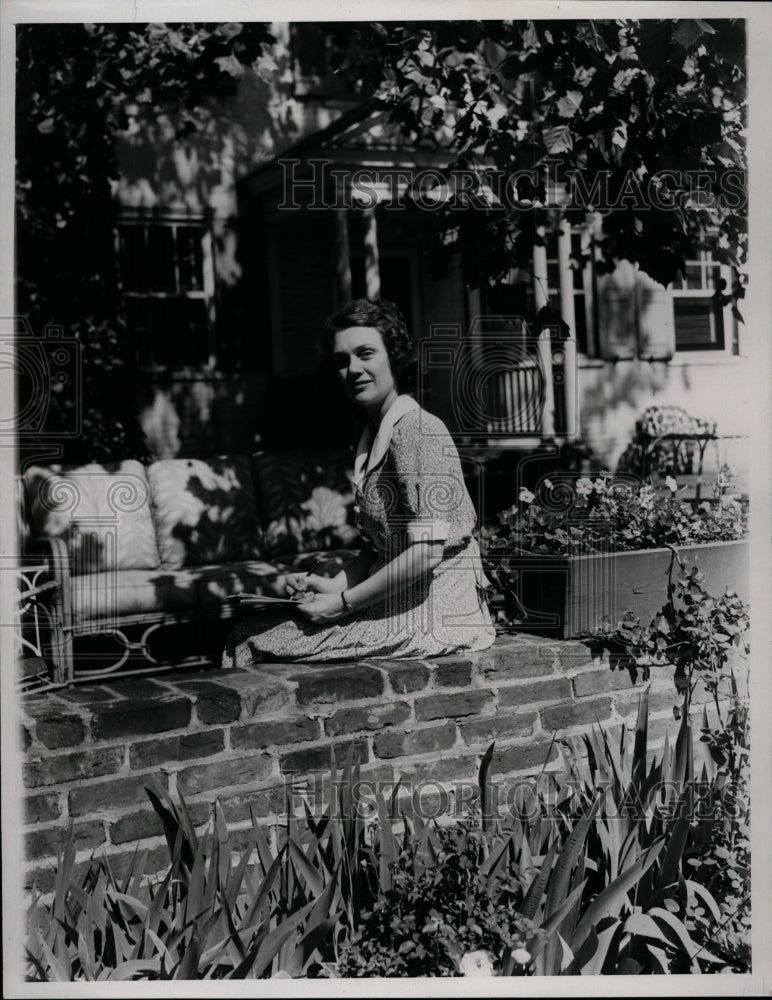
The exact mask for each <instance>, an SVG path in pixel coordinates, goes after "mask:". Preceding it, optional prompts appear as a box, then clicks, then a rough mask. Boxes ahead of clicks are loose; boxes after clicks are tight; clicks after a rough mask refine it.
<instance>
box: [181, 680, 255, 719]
mask: <svg viewBox="0 0 772 1000" xmlns="http://www.w3.org/2000/svg"><path fill="white" fill-rule="evenodd" d="M176 686H177V687H178V688H180V690H182V691H186V692H189V693H190V694H192V695H193V696H194V697H195V705H196V715H198V718H199V720H200V721H201V722H203V723H206V724H208V725H213V724H217V723H225V722H235V721H236V720H237V719H238V718H239V716H240V715H241V698H240V697H239V695H238V692H236V691H234V690H233V689H232V688H227V687H224V686H223V685H222V684H214V683H213V682H212V681H195V682H188V681H185V682H184V683H182V684H180V683H178V684H177V685H176Z"/></svg>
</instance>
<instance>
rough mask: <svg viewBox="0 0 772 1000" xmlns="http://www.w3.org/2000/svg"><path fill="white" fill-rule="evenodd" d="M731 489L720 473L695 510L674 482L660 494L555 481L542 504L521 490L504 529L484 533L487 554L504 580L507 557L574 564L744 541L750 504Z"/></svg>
mask: <svg viewBox="0 0 772 1000" xmlns="http://www.w3.org/2000/svg"><path fill="white" fill-rule="evenodd" d="M729 487H730V477H729V476H728V474H727V470H722V472H721V474H720V475H719V478H718V480H717V482H716V484H715V486H714V487H713V491H712V492H713V496H712V498H711V499H710V500H705V501H703V502H702V503H701V504H699V506H698V507H697V509H696V510H695V509H693V507H692V506H691V505H689V504H687V503H685V502H683V500H681V499H680V498H679V496H678V493H679V488H678V484H677V483H676V481H675V480H674V479H671V478H669V477H668V479H667V480H666V485H665V486H663V487H659V488H657V487H655V486H653V485H651V483H642V482H641V481H640V480H639V479H637V477H625V476H614V475H612V474H611V473H609V472H602V473H600V474H599V475H598V476H596V478H595V479H589V478H587V477H582V478H580V479H578V480H576V481H575V483H574V482H570V483H569V482H566V481H562V480H560V479H559V478H558V477H555V482H554V483H553V482H552V481H551V480H545V481H544V482H543V483H542V486H541V488H540V489H539V495H538V496H535V495H534V494H533V493H531V491H530V490H527V489H525V488H522V489H521V490H520V496H519V498H518V503H516V504H513V505H512V506H511V507H510V508H508V509H507V510H504V511H502V512H501V513H500V514H499V522H500V525H501V527H500V528H499V529H493V530H490V529H489V530H488V531H487V533H486V536H485V539H484V541H485V551H486V553H488V554H489V555H490V556H492V557H493V559H494V560H495V564H494V565H495V566H496V567H497V569H495V570H494V573H496V574H497V575H498V576H499V577H501V576H502V575H506V574H507V573H508V572H509V571H510V569H512V568H514V567H510V566H509V563H508V561H507V558H506V557H507V556H510V555H511V556H517V555H521V554H523V553H540V554H541V553H543V554H545V555H562V556H573V555H586V554H590V553H594V552H623V551H630V550H633V549H651V548H661V547H663V546H668V545H695V544H699V543H701V542H711V541H730V540H732V539H738V538H743V537H745V535H746V534H747V516H748V511H747V501H746V500H744V499H743V498H742V497H741V496H740V494H737V493H730V492H729Z"/></svg>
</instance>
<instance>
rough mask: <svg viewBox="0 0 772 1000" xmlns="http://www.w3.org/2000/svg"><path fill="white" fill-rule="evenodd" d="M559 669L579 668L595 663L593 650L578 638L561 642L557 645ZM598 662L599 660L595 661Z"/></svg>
mask: <svg viewBox="0 0 772 1000" xmlns="http://www.w3.org/2000/svg"><path fill="white" fill-rule="evenodd" d="M555 653H556V655H557V666H558V669H559V670H563V671H569V670H579V669H581V668H582V667H585V666H588V665H590V664H592V663H593V656H592V652H591V650H590V648H589V646H587V645H586V644H585V643H583V642H579V641H578V640H571V641H564V642H559V643H557V644H556V645H555ZM595 662H596V663H597V662H598V661H597V660H596V661H595Z"/></svg>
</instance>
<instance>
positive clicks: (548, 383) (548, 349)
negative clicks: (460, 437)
mask: <svg viewBox="0 0 772 1000" xmlns="http://www.w3.org/2000/svg"><path fill="white" fill-rule="evenodd" d="M537 232H538V234H539V236H540V237H541V238H542V240H544V236H545V231H544V226H539V228H538V230H537ZM533 296H534V301H535V303H536V313H537V315H538V313H539V310H540V309H542V308H543V307H544V306H546V305H547V304H548V302H549V296H548V295H547V248H546V247H545V246H543V245H542V246H534V248H533ZM536 351H537V354H538V358H539V369H540V371H541V373H542V377H543V380H544V381H543V385H544V401H543V404H542V414H541V436H542V437H543V438H553V437H554V436H555V391H554V386H553V384H552V343H551V340H550V334H549V330H542V331H541V333H540V334H539V337H538V340H537V342H536Z"/></svg>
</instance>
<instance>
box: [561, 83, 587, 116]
mask: <svg viewBox="0 0 772 1000" xmlns="http://www.w3.org/2000/svg"><path fill="white" fill-rule="evenodd" d="M583 100H584V94H580V93H579V91H578V90H569V91H568V93H567V94H566V95H565V97H561V98H560V99H559V100H558V114H559V115H560V117H561V118H573V117H574V115H575V114H576V112H577V111H578V110H579V108H580V107H581V104H582V101H583Z"/></svg>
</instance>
